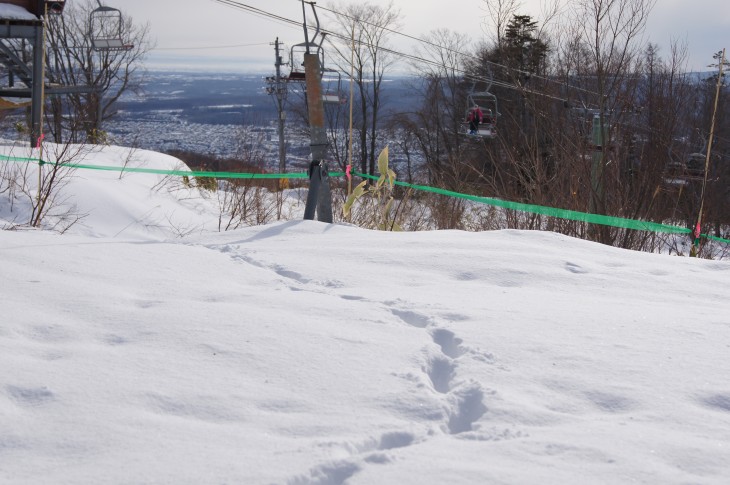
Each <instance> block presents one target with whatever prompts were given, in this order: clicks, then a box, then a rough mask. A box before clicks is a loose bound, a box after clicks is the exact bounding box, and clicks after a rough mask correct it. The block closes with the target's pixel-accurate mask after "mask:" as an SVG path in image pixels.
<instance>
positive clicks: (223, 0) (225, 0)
mask: <svg viewBox="0 0 730 485" xmlns="http://www.w3.org/2000/svg"><path fill="white" fill-rule="evenodd" d="M212 1H214V2H216V3H220V4H223V5H227V6H230V7H232V8H236V9H239V10H245V11H247V12H250V13H253V14H255V15H258V16H263V17H267V18H271V19H274V20H279V21H281V22H285V23H287V24H290V25H293V26H297V27H299V28H301V27H302V26H303V25H304V24H303V23H302V22H299V21H296V20H292V19H288V18H286V17H282V16H280V15H277V14H273V13H270V12H267V11H265V10H262V9H260V8H257V7H252V6H250V5H247V4H245V3H242V2H239V1H236V0H212ZM297 1H298V2H300V1H301V0H297ZM319 8H322V9H324V10H327V11H329V12H332V13H335V14H337V15H340V14H339V13H338V12H336V11H334V10H330V9H326V8H324V7H319ZM341 15H343V16H345V17H347V16H346V15H344V14H341ZM364 23H367V22H364ZM384 30H386V31H389V32H392V33H396V34H399V35H404V36H406V37H408V38H411V39H413V40H416V41H418V42H422V43H425V44H429V45H431V46H434V47H438V48H443V49H447V50H449V51H452V52H455V53H457V54H460V55H463V56H466V57H474V56H469V55H467V54H463V53H460V52H458V51H454V50H453V49H448V48H446V47H443V46H439V45H438V44H434V43H431V42H428V41H426V40H423V39H419V38H417V37H413V36H409V35H407V34H403V33H401V32H397V31H395V30H392V29H384ZM321 32H322V33H323V34H326V35H327V36H331V37H336V38H338V39H340V40H346V41H349V40H350V38H349V37H347V36H345V35H342V34H339V33H337V32H334V31H330V30H326V29H321ZM357 43H358V44H359V45H363V46H371V47H372V44H368V43H367V42H363V41H360V40H358V41H357ZM378 48H379V49H381V50H382V51H383V52H387V53H390V54H393V55H396V56H398V57H401V58H405V59H410V60H413V61H417V62H421V63H426V64H430V65H433V66H439V67H443V66H444V64H443V63H441V62H437V61H432V60H429V59H425V58H423V57H419V56H416V55H413V54H407V53H404V52H400V51H396V50H393V49H388V48H384V47H378ZM487 62H490V61H487ZM490 63H491V64H494V65H497V66H500V67H504V68H506V69H511V70H513V71H518V72H520V71H519V70H516V69H514V68H510V67H508V66H502V65H501V64H497V63H492V62H490ZM454 71H455V72H457V73H459V74H462V75H464V76H465V77H469V78H470V79H477V80H480V81H489V80H488V79H486V78H483V77H480V76H475V75H472V74H470V73H468V72H467V71H466V70H464V69H459V68H456V69H454ZM534 77H536V78H538V79H545V80H547V81H550V82H554V83H558V84H561V85H563V84H562V83H560V82H559V81H555V80H551V79H549V78H545V77H542V76H534ZM491 81H492V82H493V84H494V85H496V86H499V87H503V88H505V89H514V90H517V91H520V92H522V93H529V94H535V95H539V96H542V97H546V98H550V99H555V100H558V101H565V98H564V97H558V96H553V95H549V94H546V93H541V92H539V91H535V90H531V89H526V88H525V87H524V86H520V85H517V84H512V83H508V82H506V81H498V80H495V79H492V80H491ZM572 88H573V89H575V90H580V91H585V92H587V93H590V94H594V95H598V94H597V93H595V92H593V91H590V90H586V89H584V88H578V87H572Z"/></svg>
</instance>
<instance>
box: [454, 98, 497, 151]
mask: <svg viewBox="0 0 730 485" xmlns="http://www.w3.org/2000/svg"><path fill="white" fill-rule="evenodd" d="M474 106H478V107H479V109H480V110H481V112H482V122H481V123H479V127H478V128H477V133H476V134H472V135H471V136H477V137H480V138H487V139H491V138H494V137H495V136H497V116H499V111H498V109H497V97H496V96H495V95H493V94H492V93H490V92H488V91H483V92H476V93H469V94H468V95H467V97H466V111H465V113H464V120H466V119H467V118H468V116H469V113H470V112H471V111H472V110H473V109H474ZM459 132H460V133H461V134H464V135H469V122H468V121H463V122H462V123H461V126H460V128H459Z"/></svg>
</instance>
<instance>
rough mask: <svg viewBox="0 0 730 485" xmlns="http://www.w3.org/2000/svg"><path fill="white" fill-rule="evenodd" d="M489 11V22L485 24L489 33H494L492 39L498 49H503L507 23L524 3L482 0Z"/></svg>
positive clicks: (517, 0) (508, 0)
mask: <svg viewBox="0 0 730 485" xmlns="http://www.w3.org/2000/svg"><path fill="white" fill-rule="evenodd" d="M482 1H483V3H484V9H485V10H486V11H487V17H488V20H487V21H486V22H485V28H486V30H487V32H493V36H494V38H493V39H492V40H493V42H494V44H495V45H496V46H497V47H501V45H502V40H503V38H504V31H505V28H506V27H507V22H509V19H511V18H512V16H513V15H514V14H515V13H516V12H517V11H518V10H519V8H520V7H521V6H522V3H521V2H520V1H519V0H482Z"/></svg>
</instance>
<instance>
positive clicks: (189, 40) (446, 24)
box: [104, 0, 730, 72]
mask: <svg viewBox="0 0 730 485" xmlns="http://www.w3.org/2000/svg"><path fill="white" fill-rule="evenodd" d="M236 1H238V2H240V3H242V4H246V5H249V6H251V7H255V8H258V9H261V10H264V11H266V12H271V13H274V14H277V15H280V16H283V17H286V18H288V19H292V20H297V21H301V18H302V7H301V3H300V1H299V0H236ZM360 1H361V0H340V1H338V2H335V3H332V2H327V1H320V2H318V5H320V6H331V7H333V8H335V9H342V7H343V6H344V5H347V4H351V3H359V2H360ZM370 1H371V2H373V3H377V4H382V5H384V4H386V3H387V2H386V0H370ZM541 3H542V2H541V0H523V1H522V5H523V7H522V8H521V9H520V10H519V12H520V13H527V14H530V15H532V16H533V17H534V18H537V19H540V17H541V8H540V5H541ZM104 4H105V5H110V6H115V7H117V8H120V9H122V10H123V11H125V12H126V13H128V14H130V15H131V16H132V17H133V18H134V20H135V21H137V22H141V23H144V22H149V23H150V25H151V27H152V36H153V38H154V39H156V41H157V49H156V50H155V51H153V53H152V55H151V56H150V65H151V66H152V67H155V66H160V65H161V64H164V65H166V66H168V67H172V66H187V67H191V66H193V67H197V68H199V67H201V66H211V68H216V69H220V68H225V69H226V70H236V71H251V70H256V71H257V72H265V71H269V70H272V71H273V62H274V52H273V47H272V46H271V45H270V43H272V42H273V41H274V39H276V37H279V38H280V39H281V40H282V41H283V42H285V43H286V44H287V45H291V44H296V43H299V42H303V41H304V38H303V33H302V30H301V28H295V27H293V26H291V25H287V24H285V23H283V22H278V21H275V20H272V19H269V18H266V17H264V16H257V15H254V14H252V13H250V12H246V11H244V10H240V9H237V8H234V7H231V6H227V5H223V4H221V3H219V2H217V1H216V0H185V1H184V2H183V1H180V0H154V1H152V0H123V1H122V0H114V1H111V0H109V1H106V2H104ZM394 4H395V5H397V7H398V8H400V10H401V13H402V27H401V30H402V32H403V33H405V34H408V35H412V36H420V35H423V34H426V33H428V32H430V31H431V30H433V29H435V28H448V29H451V30H458V31H461V32H466V33H469V34H470V35H471V36H472V38H474V39H476V38H477V37H479V36H481V37H482V38H484V37H488V36H491V35H492V34H491V32H488V31H487V29H486V27H485V16H486V11H485V9H484V0H456V1H453V0H452V1H444V0H397V1H394ZM181 5H184V6H182V7H181ZM307 10H308V12H309V8H308V9H307ZM320 13H321V18H322V20H323V23H324V18H323V17H324V12H321V11H320ZM324 27H326V25H324ZM646 35H647V36H648V38H649V39H650V40H651V41H652V42H654V43H656V44H658V45H659V46H660V48H661V52H660V54H661V55H663V56H668V54H669V45H670V40H671V39H672V38H673V37H674V38H678V39H680V40H684V41H686V42H687V44H688V49H689V62H688V67H689V68H690V69H692V70H700V69H705V68H706V66H707V65H708V64H710V63H711V62H712V55H713V53H715V52H718V51H720V50H722V49H723V48H724V47H730V42H728V41H730V2H728V1H727V0H692V1H691V2H688V1H687V0H658V1H657V4H656V6H655V7H654V9H653V11H652V14H651V16H650V19H649V23H648V26H647V32H646ZM393 43H394V44H393V45H394V47H395V48H396V49H397V50H404V51H406V52H410V51H411V49H412V42H411V41H409V40H408V39H406V38H402V37H401V38H397V37H396V38H393ZM215 46H227V47H220V48H210V47H215ZM230 46H236V47H230ZM204 48H205V49H204Z"/></svg>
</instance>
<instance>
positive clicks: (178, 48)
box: [150, 42, 269, 51]
mask: <svg viewBox="0 0 730 485" xmlns="http://www.w3.org/2000/svg"><path fill="white" fill-rule="evenodd" d="M259 45H269V42H257V43H255V44H229V45H211V46H206V47H203V46H200V47H154V48H152V49H150V50H153V51H194V50H209V49H231V48H235V47H253V46H259Z"/></svg>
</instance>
